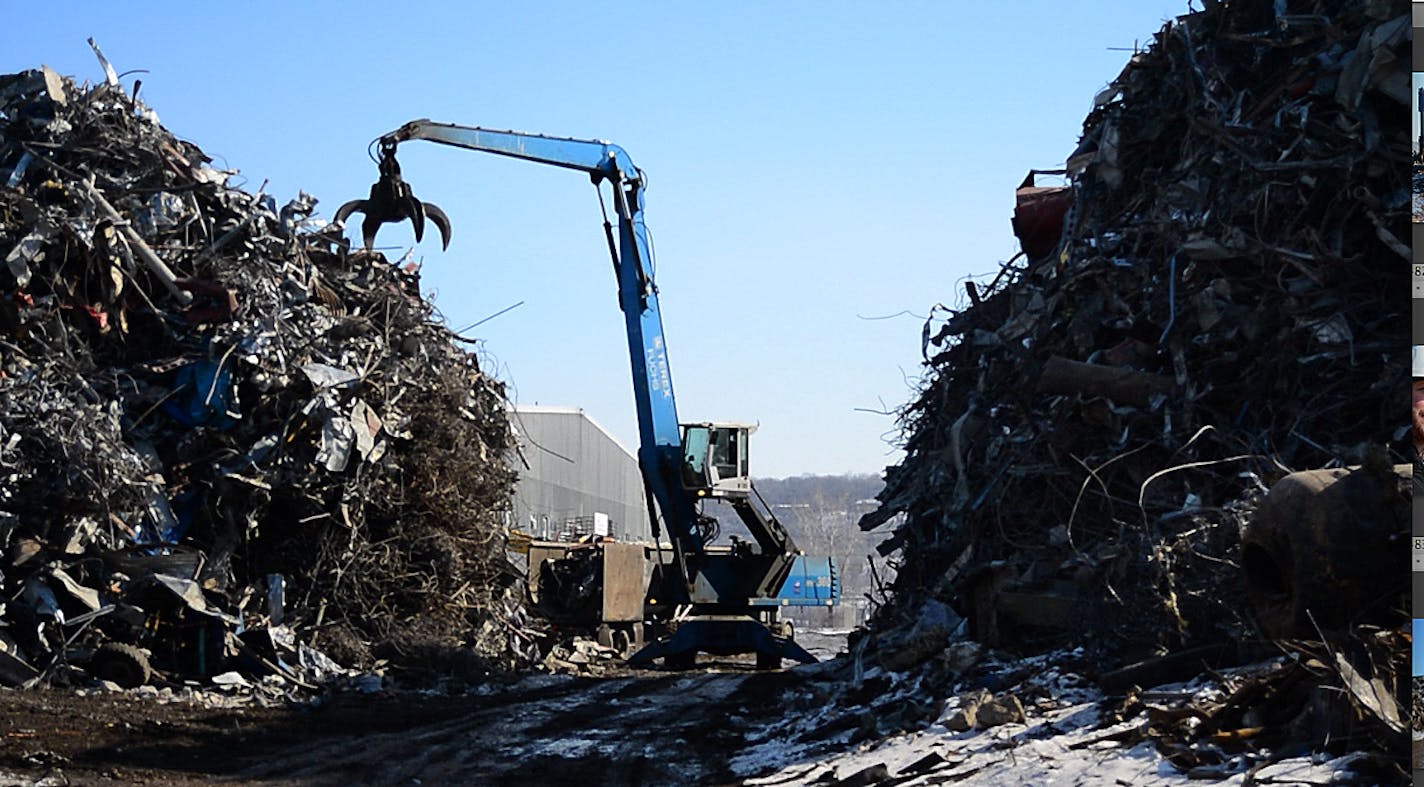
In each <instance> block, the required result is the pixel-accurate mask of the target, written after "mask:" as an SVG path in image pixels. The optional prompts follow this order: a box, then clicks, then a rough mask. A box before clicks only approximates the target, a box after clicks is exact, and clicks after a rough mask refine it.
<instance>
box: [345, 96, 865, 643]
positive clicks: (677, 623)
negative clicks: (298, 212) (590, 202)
mask: <svg viewBox="0 0 1424 787" xmlns="http://www.w3.org/2000/svg"><path fill="white" fill-rule="evenodd" d="M410 140H429V141H431V142H438V143H441V144H444V145H451V146H454V147H459V148H465V149H467V150H476V151H483V152H486V153H495V154H498V155H502V156H511V157H514V158H519V159H524V160H527V161H534V162H538V163H541V164H552V165H554V166H556V167H564V168H567V169H573V170H578V171H580V172H583V173H586V174H587V175H588V176H589V177H590V178H591V179H592V181H593V184H594V186H595V188H596V189H597V190H598V194H599V201H600V205H602V202H603V185H604V184H605V183H606V184H607V185H608V187H609V188H610V190H611V192H612V199H613V205H614V212H615V213H616V215H617V221H618V227H617V230H616V235H617V238H616V241H615V237H614V236H615V230H614V227H613V225H612V223H610V221H609V220H608V215H607V211H606V210H605V212H604V220H603V227H604V234H605V236H606V238H607V241H608V251H609V254H610V255H612V258H613V267H614V269H615V272H616V273H617V277H618V300H619V305H620V307H621V309H622V311H623V318H624V321H625V323H626V326H627V331H628V354H629V359H630V360H631V362H632V367H633V390H634V398H635V399H636V401H637V410H638V436H639V446H638V465H639V468H640V470H641V472H642V477H643V483H644V486H645V492H646V496H647V502H648V513H649V520H650V521H651V522H652V527H653V540H652V543H638V542H613V541H601V542H595V543H590V544H567V543H555V542H547V541H536V542H532V543H530V544H529V546H528V552H529V569H530V570H529V587H530V596H531V599H532V600H533V601H534V602H535V604H536V606H537V607H539V608H541V609H543V610H544V611H545V612H546V613H548V614H550V615H551V617H554V618H555V619H562V620H563V621H565V622H572V623H577V624H587V625H589V626H591V627H593V628H596V629H597V631H598V636H599V638H600V640H602V641H603V642H604V643H605V644H612V645H614V646H615V647H618V648H619V649H620V650H621V651H623V652H625V653H631V655H630V656H629V658H628V662H629V663H630V664H632V665H635V666H638V665H647V664H650V663H652V662H653V661H654V660H655V659H658V658H661V659H663V664H664V666H666V667H669V668H674V669H677V668H688V667H691V666H693V664H694V663H695V661H696V657H697V654H698V653H699V652H701V653H709V654H715V655H733V654H744V653H755V654H756V660H757V666H758V668H761V669H773V668H776V667H779V666H780V664H781V661H782V659H792V660H796V661H800V662H802V663H812V662H814V661H815V660H816V659H815V657H813V656H812V655H811V654H810V653H808V652H807V651H806V650H805V648H803V647H801V646H800V645H798V644H797V643H796V641H795V640H794V638H793V631H792V626H791V622H790V621H789V620H782V609H783V608H786V607H813V606H814V607H825V606H833V605H835V604H836V603H837V600H838V598H839V596H840V584H839V580H838V577H837V574H836V567H835V565H834V564H833V562H832V561H831V560H830V559H829V558H827V557H808V556H806V555H804V554H802V553H801V552H800V550H798V549H797V548H796V544H795V542H794V541H793V540H792V538H791V536H790V534H789V533H787V531H786V529H785V528H784V527H783V526H782V525H781V523H780V522H778V521H777V520H776V517H775V516H773V515H772V513H771V511H770V509H769V507H768V506H767V505H766V503H765V501H764V500H762V499H761V498H760V496H759V495H758V494H757V493H756V491H755V490H754V489H753V488H752V484H751V477H750V475H749V471H748V466H747V457H748V450H747V448H748V445H747V441H748V438H749V437H750V435H751V433H752V431H753V428H754V427H752V426H751V425H749V424H740V423H722V422H703V423H689V424H680V423H679V422H678V418H677V403H676V400H675V398H674V397H673V390H672V376H671V372H670V370H669V366H668V352H667V342H666V341H665V339H664V337H663V324H662V314H661V313H660V312H659V309H658V289H657V286H656V285H655V283H654V282H653V264H652V259H651V256H650V245H649V243H648V237H647V231H646V229H645V227H644V224H643V192H644V188H645V185H646V181H645V178H644V176H643V173H642V171H641V170H639V169H638V168H637V167H635V166H634V165H633V162H632V160H631V159H630V158H629V157H628V154H627V153H626V152H625V151H624V150H623V149H622V148H620V147H618V146H617V145H613V144H610V143H608V142H600V141H591V140H579V139H564V138H559V137H549V136H543V135H539V134H524V133H519V132H513V131H494V130H489V129H483V128H476V127H469V126H458V125H452V124H448V123H436V122H432V121H430V120H415V121H412V122H410V123H407V124H405V125H404V126H401V127H400V128H399V129H396V130H395V131H393V132H391V133H389V134H386V135H385V136H383V137H381V138H380V139H379V140H378V144H379V150H380V157H379V159H378V164H379V168H380V179H379V180H378V181H377V182H376V184H375V185H373V186H372V187H371V193H370V197H369V198H368V199H365V200H353V201H351V202H348V203H346V204H345V205H342V206H341V208H339V209H338V210H337V212H336V216H335V221H336V222H337V223H344V222H345V220H346V219H347V218H348V217H349V216H350V215H351V214H352V213H354V212H357V211H360V212H362V213H364V214H365V220H364V221H363V223H362V236H363V240H364V241H365V244H366V247H367V248H370V247H371V245H372V242H373V240H374V238H375V234H376V230H377V229H379V227H380V225H381V224H382V223H385V222H393V221H402V220H406V219H409V220H410V221H411V223H412V224H413V225H414V230H415V237H416V240H417V241H418V240H420V238H421V236H422V234H423V233H424V229H425V221H426V219H427V218H428V219H430V221H431V222H432V223H433V224H435V225H436V227H437V228H438V229H439V231H440V234H441V240H442V243H443V244H444V245H445V246H446V247H448V245H449V242H450V222H449V219H448V218H447V216H446V215H445V213H444V211H442V210H440V209H439V208H438V207H436V206H434V205H431V204H429V203H423V202H421V201H419V200H417V199H416V198H415V196H414V195H413V194H412V192H411V188H410V185H409V184H407V183H406V182H405V181H404V180H402V178H401V174H400V166H399V165H398V164H397V163H396V158H395V154H396V148H397V146H398V145H399V144H400V143H402V142H406V141H410ZM708 501H717V502H719V503H722V504H727V505H730V506H731V508H732V509H733V510H734V511H735V512H736V515H737V518H738V519H739V520H740V521H741V523H742V524H743V525H744V526H745V527H746V529H747V531H748V532H749V533H750V534H751V537H752V539H751V541H747V540H745V539H741V538H737V537H735V536H733V537H732V538H731V539H730V541H731V543H730V544H717V543H713V542H714V541H716V540H717V533H718V531H719V528H718V527H717V522H716V519H715V518H713V517H711V516H708V515H707V514H706V512H705V511H704V504H705V503H707V502H708ZM664 532H665V533H666V540H664V537H663V533H664Z"/></svg>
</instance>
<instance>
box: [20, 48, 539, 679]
mask: <svg viewBox="0 0 1424 787" xmlns="http://www.w3.org/2000/svg"><path fill="white" fill-rule="evenodd" d="M95 51H96V52H97V49H96V50H95ZM105 70H106V72H108V73H112V70H111V69H110V68H109V67H108V66H107V64H105ZM136 91H137V86H136V85H135V92H136ZM232 174H234V173H233V172H231V171H227V170H218V169H215V168H214V167H213V166H212V164H211V159H210V158H209V157H208V156H206V155H204V153H203V152H202V151H201V150H200V149H199V148H198V147H197V146H196V145H194V144H192V143H190V142H186V141H183V140H180V139H178V138H176V137H174V136H173V135H172V134H171V133H169V132H168V131H167V130H166V129H164V128H163V127H162V126H161V125H159V123H158V120H157V116H156V115H155V114H154V113H153V112H152V111H151V110H149V109H148V108H147V107H146V106H144V105H143V104H142V103H141V102H140V101H138V100H137V98H136V97H135V96H133V95H130V94H128V93H126V92H125V91H124V89H123V86H122V85H121V84H120V83H119V81H118V80H117V78H110V79H107V80H105V81H103V82H100V83H99V84H97V85H90V84H80V83H76V82H75V81H73V80H71V79H69V78H66V77H63V76H60V75H58V74H55V73H54V72H53V71H50V70H48V69H40V70H32V71H25V72H22V73H18V74H9V75H3V76H0V255H3V258H4V264H3V265H0V583H3V588H4V591H5V596H4V597H5V599H6V601H5V603H4V604H3V606H0V610H3V611H0V683H4V684H5V685H28V684H34V683H41V682H50V683H65V682H72V681H75V680H84V679H85V678H84V675H85V673H86V671H87V672H88V673H90V674H99V673H100V672H102V671H103V668H101V666H100V665H99V664H98V663H97V662H96V661H95V659H96V658H98V657H99V656H101V655H104V654H105V652H106V651H105V650H104V646H105V645H106V644H118V645H123V646H124V647H123V648H117V649H116V648H110V649H109V651H112V653H109V655H110V657H111V658H121V659H127V660H129V661H133V662H137V661H140V660H142V661H146V662H151V667H152V668H153V669H154V670H157V672H158V674H159V675H160V676H161V677H163V678H165V679H168V680H176V679H179V678H211V679H212V681H213V682H214V683H215V684H217V685H219V686H222V687H224V688H226V689H230V690H231V689H240V688H244V687H251V686H262V685H267V684H265V683H264V681H276V682H278V683H280V684H281V685H284V686H287V687H292V686H312V685H317V684H320V683H323V682H326V681H329V680H332V679H335V678H336V677H338V676H345V677H350V676H349V675H348V671H347V670H346V668H345V667H342V666H339V665H346V667H371V666H372V665H373V664H374V663H375V662H376V661H377V660H378V659H380V660H384V661H386V662H389V663H390V664H391V666H392V667H402V666H404V667H437V668H452V669H453V668H456V667H461V668H463V667H476V668H479V669H491V668H507V667H510V666H513V665H516V664H525V663H530V662H531V661H532V660H533V659H534V658H536V657H537V655H538V653H537V649H536V648H535V646H534V644H533V642H532V639H533V638H532V637H530V636H529V635H528V634H527V633H525V632H523V631H522V629H523V628H524V627H525V623H524V619H523V610H522V598H521V595H520V593H519V592H517V590H516V589H515V588H514V584H513V583H514V578H513V577H512V576H511V572H510V571H509V570H508V568H507V562H506V560H505V555H504V537H505V523H504V515H503V512H504V511H505V510H506V509H507V507H508V499H509V496H510V494H511V489H512V483H513V478H514V476H513V474H512V472H511V470H510V469H509V468H507V467H506V466H505V465H504V463H503V459H502V457H503V456H505V453H506V449H507V447H508V446H509V445H510V430H509V427H508V424H507V422H506V419H505V409H504V407H503V400H504V393H503V387H502V385H501V384H500V383H499V382H497V381H495V380H493V379H491V378H490V377H488V376H487V375H485V374H484V373H483V372H482V371H481V369H480V366H479V363H478V360H477V359H476V358H475V357H474V356H473V355H472V354H470V353H469V352H466V351H465V350H463V349H460V348H459V347H458V346H457V345H456V344H455V341H456V340H458V338H459V337H456V336H454V335H453V334H452V333H451V332H450V331H449V330H447V329H446V328H445V327H444V326H443V325H441V324H440V322H439V320H438V318H437V316H436V315H435V313H434V311H433V308H432V306H431V304H430V303H428V302H427V301H425V300H424V299H423V298H422V296H421V293H420V272H419V268H418V266H417V265H415V264H413V263H408V264H407V263H402V262H395V263H393V262H391V261H390V260H387V259H386V258H385V257H384V256H382V255H381V254H379V253H370V252H365V251H354V252H353V251H351V250H350V249H349V248H348V244H347V243H346V241H345V240H344V239H343V238H342V237H341V236H340V233H339V232H338V231H336V230H333V229H331V228H329V227H327V226H326V223H325V222H323V221H322V220H320V219H318V218H316V217H315V216H314V213H313V211H314V209H315V205H316V200H315V199H314V198H312V197H311V196H310V195H307V194H301V195H299V196H298V198H297V199H294V200H292V201H290V202H289V203H287V204H286V205H285V206H284V207H281V208H278V206H277V202H276V200H274V199H273V198H272V197H270V196H267V195H264V194H262V193H261V192H260V191H259V192H258V193H257V194H252V193H249V192H246V191H243V190H242V189H240V188H237V187H235V186H233V185H231V184H230V182H229V176H231V175H232ZM318 646H319V647H320V648H322V650H323V651H324V653H323V652H321V651H317V650H316V649H315V648H316V647H318ZM327 654H329V656H328V655H327ZM149 666H150V665H149V664H144V665H142V668H143V669H148V668H149ZM123 668H127V669H128V670H129V672H128V673H127V674H128V675H129V676H130V677H131V676H132V675H134V674H138V673H135V672H134V671H135V670H139V669H140V665H138V664H128V665H122V664H117V665H115V666H111V667H110V668H109V669H110V670H111V671H114V670H117V671H118V672H117V673H116V674H118V673H123ZM111 682H113V683H116V684H118V685H121V686H122V685H123V681H122V680H112V681H111Z"/></svg>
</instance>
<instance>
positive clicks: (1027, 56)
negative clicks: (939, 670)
mask: <svg viewBox="0 0 1424 787" xmlns="http://www.w3.org/2000/svg"><path fill="white" fill-rule="evenodd" d="M1186 10H1187V9H1186V5H1185V3H1166V2H1147V3H1143V2H1102V3H1062V2H1053V3H1049V2H1015V3H969V2H962V3H951V2H939V3H928V2H890V3H875V4H871V3H842V2H782V3H750V2H721V3H703V4H689V3H632V4H628V3H618V4H588V3H490V4H482V3H453V2H452V3H418V2H408V3H390V2H383V3H361V2H356V3H343V4H339V5H337V4H329V3H323V4H302V3H272V2H248V3H222V4H208V3H200V4H194V3H172V2H144V3H127V4H126V3H112V2H104V3H82V4H78V5H77V6H70V7H68V8H67V10H65V11H63V12H60V11H58V10H56V9H55V8H51V7H47V6H45V5H44V4H41V3H21V4H18V5H16V7H14V8H11V9H9V11H8V12H7V14H6V23H7V27H8V29H9V30H10V31H11V34H10V35H9V36H8V37H7V39H8V40H7V41H6V45H5V47H4V50H3V53H0V68H3V70H4V71H5V72H11V71H18V70H21V69H24V68H31V67H37V66H39V65H40V64H41V63H43V64H47V65H49V66H51V67H53V68H55V69H56V70H58V71H60V72H62V73H65V74H69V75H71V76H76V77H78V78H81V79H89V80H93V81H97V80H99V79H102V72H101V71H100V70H99V67H98V65H97V63H96V61H95V59H94V57H93V55H92V54H91V53H90V51H89V47H88V45H87V44H85V38H86V37H88V36H94V37H95V39H96V40H97V42H98V43H99V45H100V46H101V47H102V48H103V50H104V53H105V54H106V55H107V56H108V58H109V60H110V61H111V62H112V63H113V64H114V66H115V68H116V69H118V70H119V71H120V72H124V71H128V70H132V69H146V70H147V71H148V73H144V74H138V75H136V76H138V77H139V78H141V79H142V80H143V89H142V93H141V95H142V97H143V98H144V99H145V100H146V101H147V102H148V103H149V104H150V105H151V106H152V107H153V108H154V109H156V110H157V112H158V114H159V116H160V118H161V119H162V120H163V122H164V124H165V125H166V126H168V128H170V129H171V130H172V131H173V132H174V133H176V134H178V135H179V136H181V137H184V138H187V139H190V140H192V141H194V142H196V143H197V144H199V145H200V146H201V147H202V148H203V149H204V150H205V151H206V152H207V153H208V154H209V155H211V156H213V157H214V158H215V159H216V160H217V163H218V165H220V166H227V167H233V168H237V169H240V170H241V171H242V173H243V176H244V177H245V178H246V180H247V187H248V188H250V189H252V190H256V188H257V187H258V186H259V185H260V184H261V183H262V182H263V181H267V182H268V183H267V191H268V193H270V194H273V195H274V196H276V197H277V199H278V201H279V202H285V201H286V200H287V199H288V198H290V197H292V196H295V195H296V193H297V191H298V190H299V189H303V190H306V191H308V192H310V193H312V194H314V195H315V196H316V197H318V198H319V199H320V200H321V204H320V206H319V207H318V210H319V211H320V215H324V216H328V217H329V216H330V215H331V212H332V211H334V210H335V209H336V207H337V206H338V205H340V204H341V203H342V202H343V201H345V200H347V199H351V198H354V197H364V196H365V194H366V191H367V189H368V188H369V185H370V183H371V181H372V180H374V177H375V167H374V165H372V164H371V162H370V160H369V159H367V157H366V145H367V143H368V142H369V141H370V140H371V139H372V138H374V137H376V136H378V135H380V134H381V133H383V132H386V131H389V130H391V129H393V128H395V127H397V126H399V125H400V124H401V123H403V122H405V121H407V120H410V119H414V118H419V117H430V118H433V119H436V120H443V121H449V122H454V123H461V124H468V125H480V126H487V127H493V128H513V129H518V130H521V131H532V132H539V133H545V134H555V135H561V136H572V137H586V138H600V139H608V140H611V141H613V142H616V143H618V144H620V145H622V146H623V147H624V148H625V149H627V151H628V152H629V153H630V154H631V155H632V157H633V159H634V161H635V162H636V163H637V164H638V165H639V166H640V167H642V168H643V169H644V170H645V171H646V172H647V175H648V179H649V190H648V197H647V223H648V226H649V228H650V229H651V230H652V232H653V235H654V241H655V245H656V250H657V257H658V282H659V285H660V287H661V291H662V303H663V309H664V320H665V323H666V331H667V337H668V347H669V357H670V361H671V365H672V372H673V381H674V384H675V386H676V390H677V394H678V401H679V405H680V415H681V416H682V419H683V420H739V421H753V422H759V423H760V424H761V430H760V431H759V432H758V433H757V436H756V439H755V440H754V442H753V447H752V450H753V454H752V460H753V472H754V473H755V474H756V475H761V476H787V475H796V474H800V473H840V472H879V471H880V470H881V469H882V468H883V467H884V466H885V465H886V464H889V463H891V462H893V461H894V460H895V458H896V454H895V453H894V452H893V450H892V449H891V448H890V446H888V445H887V443H886V442H885V439H884V438H885V437H886V436H887V435H888V436H893V433H894V420H893V419H892V418H890V417H887V416H883V415H875V414H870V413H865V412H858V411H857V410H856V408H868V409H876V410H878V409H881V408H882V407H888V408H894V407H896V406H899V405H901V404H903V403H904V402H906V401H907V400H908V399H909V398H910V397H911V395H912V385H913V382H914V380H915V379H916V378H917V377H918V376H919V374H920V356H919V351H920V346H919V345H920V326H921V322H922V321H921V317H920V316H922V315H924V314H925V312H926V311H927V310H928V309H929V307H930V306H932V305H933V304H935V303H936V302H944V303H945V304H946V305H950V306H953V305H955V304H956V303H957V302H958V301H959V300H960V299H961V298H962V293H963V284H962V280H963V279H964V278H965V277H966V276H969V275H975V274H983V273H986V272H993V271H994V270H996V269H997V265H998V263H999V261H1002V260H1006V259H1008V258H1009V257H1010V256H1012V255H1013V253H1014V252H1015V251H1016V250H1017V243H1016V241H1015V240H1014V238H1013V235H1012V233H1011V231H1010V228H1009V217H1010V215H1011V213H1012V210H1013V190H1014V187H1015V186H1017V185H1018V183H1019V181H1020V180H1022V178H1023V176H1024V174H1025V172H1026V171H1027V170H1028V169H1029V168H1031V167H1036V168H1051V167H1054V166H1058V165H1061V164H1062V162H1063V160H1064V158H1065V157H1066V156H1067V155H1068V153H1070V152H1071V151H1072V149H1073V147H1074V145H1075V143H1076V139H1077V135H1078V132H1079V131H1080V130H1081V125H1082V120H1083V117H1084V116H1085V115H1086V114H1087V111H1088V109H1089V107H1090V106H1091V102H1092V98H1093V96H1094V94H1095V93H1096V92H1097V91H1098V90H1099V89H1101V88H1102V87H1103V86H1104V85H1105V84H1106V83H1107V82H1108V81H1110V80H1111V79H1112V78H1113V77H1115V76H1116V75H1117V74H1118V72H1119V71H1121V69H1122V67H1123V65H1124V63H1125V62H1126V61H1127V59H1128V57H1129V56H1130V52H1128V51H1114V48H1118V49H1122V48H1126V49H1131V47H1133V45H1134V43H1135V42H1139V41H1140V42H1146V41H1148V40H1150V38H1151V36H1152V34H1153V33H1155V32H1156V31H1157V30H1158V29H1159V28H1160V27H1161V24H1162V21H1163V20H1164V19H1167V18H1169V17H1171V16H1172V15H1175V14H1179V13H1184V12H1185V11H1186ZM133 78H134V76H132V75H131V76H128V77H125V79H124V82H125V84H126V85H131V83H132V80H133ZM401 151H402V152H401V161H402V164H403V167H404V171H405V175H406V177H407V179H408V180H409V181H410V182H411V183H413V185H414V187H415V191H416V195H417V196H418V197H420V198H422V199H424V200H427V201H430V202H434V203H437V204H439V205H440V206H442V207H443V208H444V209H445V211H446V212H447V213H448V214H449V215H450V217H451V219H452V222H453V224H454V241H453V243H452V244H451V247H450V250H449V251H448V252H446V253H441V252H440V248H439V242H438V240H434V241H432V240H431V239H430V238H429V237H427V239H426V241H425V242H424V243H423V244H421V245H420V246H419V247H417V249H416V254H417V255H418V256H419V257H420V258H422V259H423V261H424V272H425V273H424V284H425V287H426V289H427V290H430V291H433V292H434V293H435V302H436V304H437V306H438V307H439V309H440V310H441V311H442V312H443V313H444V315H445V317H446V319H447V321H448V323H449V324H450V325H451V326H452V327H455V328H461V327H463V326H466V325H469V324H470V323H473V322H475V321H476V320H479V319H481V318H483V317H485V316H487V315H489V314H492V313H494V312H496V311H498V310H500V309H503V308H505V307H506V306H509V305H510V304H513V303H516V302H518V301H524V305H523V306H521V307H519V308H518V309H515V310H514V311H512V312H510V313H508V314H505V315H503V316H501V317H499V318H497V319H495V320H492V321H491V322H488V323H486V324H485V325H483V326H481V327H480V328H479V329H477V330H476V331H475V332H474V333H475V334H476V335H478V336H479V337H481V338H482V339H483V340H484V345H483V352H484V353H485V355H486V360H487V367H486V368H487V370H489V371H492V372H494V373H496V374H498V375H499V376H500V377H501V378H502V379H504V380H506V381H507V382H508V383H509V384H510V386H511V388H510V390H511V394H512V395H513V396H514V398H515V399H516V400H517V401H519V402H522V403H531V404H532V403H536V402H537V403H539V404H545V405H568V406H579V407H583V408H584V409H586V410H587V411H589V412H590V413H591V414H592V415H593V416H594V417H595V418H596V419H597V420H599V421H600V422H602V423H603V424H605V425H606V426H608V427H609V428H610V429H612V430H613V431H614V432H615V433H616V434H618V435H619V436H620V438H621V439H622V440H623V442H625V443H626V444H628V445H629V446H634V445H636V444H637V434H636V426H635V421H634V416H633V404H632V393H631V384H630V377H629V371H628V361H627V347H626V343H625V339H624V335H623V322H622V319H621V316H620V315H619V313H618V310H617V305H616V300H615V292H614V279H613V274H612V272H611V270H610V267H609V263H608V260H607V256H606V252H605V247H604V242H603V238H602V234H601V229H600V219H599V213H598V205H597V201H596V198H595V196H594V191H593V188H592V187H591V186H590V185H589V184H588V181H587V180H586V179H585V178H584V177H583V176H581V175H578V174H576V173H572V172H569V171H565V170H560V169H555V168H552V167H545V166H540V165H535V164H530V163H526V162H519V161H513V160H508V159H501V158H498V157H495V156H491V155H486V154H478V153H472V152H468V151H460V150H455V149H451V148H442V147H439V146H436V145H431V144H426V143H411V144H407V145H404V146H402V148H401ZM355 223H357V222H353V224H355ZM432 235H434V233H432ZM380 240H381V243H382V245H386V244H398V243H409V242H410V241H411V240H412V239H411V236H410V233H409V229H408V228H407V227H395V226H394V225H391V226H388V228H387V229H385V230H384V231H383V233H382V235H381V239H380ZM399 251H400V250H399V249H397V250H395V251H394V252H390V253H395V254H398V253H399ZM900 312H910V313H911V314H910V315H901V316H899V317H895V318H893V319H884V320H866V319H863V317H875V316H884V315H892V314H897V313H900ZM911 315H920V316H911Z"/></svg>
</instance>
